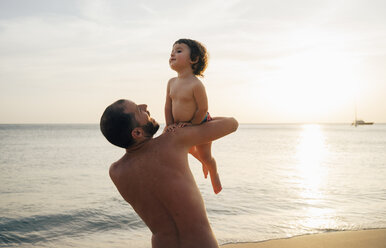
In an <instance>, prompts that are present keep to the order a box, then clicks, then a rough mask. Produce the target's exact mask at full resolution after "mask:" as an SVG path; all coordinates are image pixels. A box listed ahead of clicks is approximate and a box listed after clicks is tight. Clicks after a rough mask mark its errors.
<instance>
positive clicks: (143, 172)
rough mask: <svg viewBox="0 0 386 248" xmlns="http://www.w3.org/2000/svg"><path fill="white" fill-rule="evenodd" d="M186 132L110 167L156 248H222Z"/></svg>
mask: <svg viewBox="0 0 386 248" xmlns="http://www.w3.org/2000/svg"><path fill="white" fill-rule="evenodd" d="M180 132H181V130H176V132H171V133H165V134H163V135H161V136H159V137H158V138H155V139H152V140H150V141H149V142H147V143H146V144H145V145H144V146H143V147H141V148H140V149H139V150H136V151H134V152H133V153H126V154H125V155H124V156H123V157H122V158H121V159H120V160H119V161H117V162H116V163H114V164H113V165H112V166H111V168H110V176H111V178H112V180H113V182H114V184H115V185H116V187H117V188H118V190H119V192H120V194H121V195H122V197H123V198H124V199H125V200H126V201H127V202H128V203H130V205H131V206H132V207H133V208H134V210H135V211H136V212H137V213H138V215H139V216H140V217H141V218H142V220H143V221H144V222H145V223H146V225H147V226H148V227H149V228H150V230H151V232H152V233H153V237H152V243H153V247H169V248H173V247H183V248H187V247H205V248H206V247H208V248H209V247H218V245H217V241H216V239H215V237H214V235H213V233H212V230H211V228H210V225H209V221H208V218H207V216H206V211H205V206H204V203H203V200H202V197H201V194H200V192H199V190H198V188H197V185H196V183H195V180H194V178H193V176H192V173H191V171H190V169H189V165H188V159H187V153H188V148H189V147H188V146H184V145H181V142H180V140H179V139H178V136H179V133H180Z"/></svg>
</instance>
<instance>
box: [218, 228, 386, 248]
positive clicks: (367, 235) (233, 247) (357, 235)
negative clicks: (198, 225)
mask: <svg viewBox="0 0 386 248" xmlns="http://www.w3.org/2000/svg"><path fill="white" fill-rule="evenodd" d="M221 247H222V248H386V229H371V230H362V231H342V232H330V233H322V234H313V235H303V236H297V237H292V238H287V239H275V240H268V241H262V242H256V243H238V244H226V245H222V246H221Z"/></svg>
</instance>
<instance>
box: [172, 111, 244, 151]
mask: <svg viewBox="0 0 386 248" xmlns="http://www.w3.org/2000/svg"><path fill="white" fill-rule="evenodd" d="M238 126H239V123H238V122H237V120H236V119H235V118H232V117H215V118H213V119H212V120H211V121H210V122H205V123H204V124H202V125H196V126H187V127H184V128H178V129H177V130H176V137H177V142H178V143H180V145H182V146H186V147H188V148H190V147H192V146H194V145H199V144H204V143H208V142H210V141H213V140H216V139H219V138H221V137H224V136H225V135H228V134H230V133H233V132H234V131H236V130H237V128H238Z"/></svg>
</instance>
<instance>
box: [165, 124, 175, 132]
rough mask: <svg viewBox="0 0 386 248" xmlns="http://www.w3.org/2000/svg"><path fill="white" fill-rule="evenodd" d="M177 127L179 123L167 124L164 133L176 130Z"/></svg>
mask: <svg viewBox="0 0 386 248" xmlns="http://www.w3.org/2000/svg"><path fill="white" fill-rule="evenodd" d="M177 127H178V125H177V124H171V125H169V126H166V127H165V128H164V131H163V133H167V132H174V130H175V129H176V128H177Z"/></svg>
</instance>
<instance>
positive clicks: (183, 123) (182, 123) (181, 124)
mask: <svg viewBox="0 0 386 248" xmlns="http://www.w3.org/2000/svg"><path fill="white" fill-rule="evenodd" d="M191 125H193V124H192V123H191V122H180V123H178V126H177V127H187V126H191Z"/></svg>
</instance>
